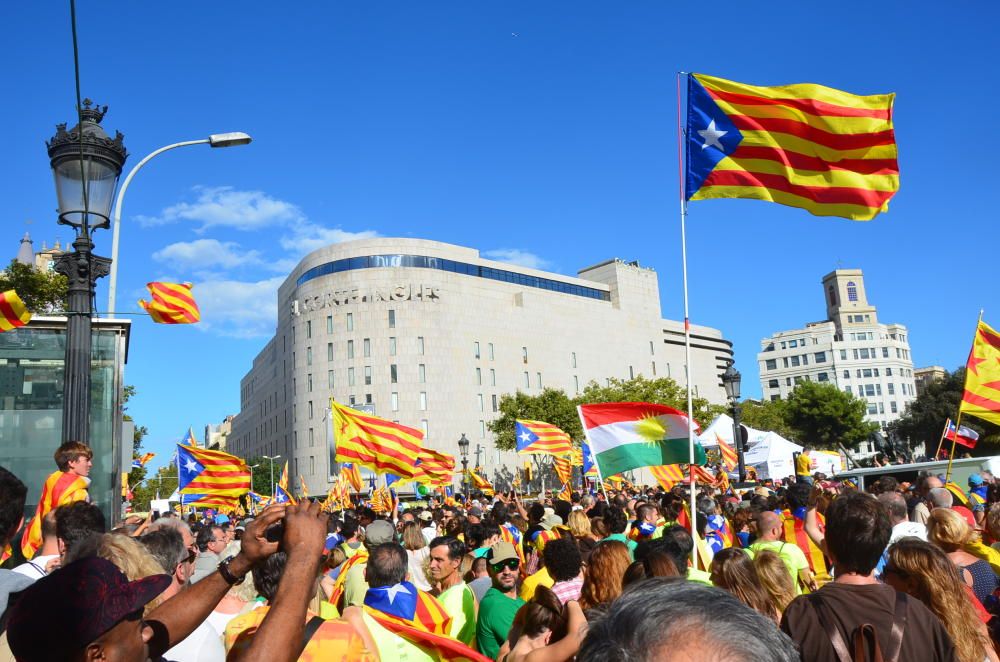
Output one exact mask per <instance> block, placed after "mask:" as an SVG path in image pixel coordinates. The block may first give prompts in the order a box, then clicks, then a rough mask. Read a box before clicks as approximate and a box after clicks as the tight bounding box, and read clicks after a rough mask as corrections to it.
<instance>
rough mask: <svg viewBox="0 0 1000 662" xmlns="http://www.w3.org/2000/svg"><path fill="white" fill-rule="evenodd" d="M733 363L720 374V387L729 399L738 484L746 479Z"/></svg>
mask: <svg viewBox="0 0 1000 662" xmlns="http://www.w3.org/2000/svg"><path fill="white" fill-rule="evenodd" d="M734 363H735V361H731V362H730V363H729V367H728V368H726V371H725V372H724V373H723V374H722V385H723V386H724V387H725V389H726V397H727V398H728V399H729V406H730V411H731V412H732V415H733V443H734V444H736V458H737V461H738V462H739V468H738V471H739V476H740V482H741V483H742V482H744V481H746V479H747V470H746V465H745V464H744V463H743V451H744V448H743V431H742V430H741V429H740V404H739V402H740V379H741V377H740V372H739V370H737V369H736V368H735V366H734V365H733V364H734Z"/></svg>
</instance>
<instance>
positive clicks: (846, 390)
mask: <svg viewBox="0 0 1000 662" xmlns="http://www.w3.org/2000/svg"><path fill="white" fill-rule="evenodd" d="M844 393H847V394H848V395H852V393H851V385H850V384H848V385H847V386H845V387H844Z"/></svg>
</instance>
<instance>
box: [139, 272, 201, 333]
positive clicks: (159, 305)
mask: <svg viewBox="0 0 1000 662" xmlns="http://www.w3.org/2000/svg"><path fill="white" fill-rule="evenodd" d="M193 287H194V285H192V284H191V283H164V282H153V283H146V289H148V290H149V294H150V295H151V296H152V301H144V300H142V299H140V300H139V305H140V306H142V309H143V310H145V311H146V312H147V313H149V317H150V319H152V320H153V321H154V322H156V323H157V324H194V323H196V322H199V321H201V311H200V310H199V309H198V304H197V303H196V302H195V300H194V297H193V296H191V288H193Z"/></svg>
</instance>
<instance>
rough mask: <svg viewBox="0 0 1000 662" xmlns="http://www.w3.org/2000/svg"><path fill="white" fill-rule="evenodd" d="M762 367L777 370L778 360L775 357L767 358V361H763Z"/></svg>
mask: <svg viewBox="0 0 1000 662" xmlns="http://www.w3.org/2000/svg"><path fill="white" fill-rule="evenodd" d="M764 367H765V368H766V369H767V370H777V369H778V360H777V359H768V360H767V361H764Z"/></svg>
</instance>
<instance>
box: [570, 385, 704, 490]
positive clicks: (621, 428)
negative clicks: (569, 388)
mask: <svg viewBox="0 0 1000 662" xmlns="http://www.w3.org/2000/svg"><path fill="white" fill-rule="evenodd" d="M579 412H580V420H581V421H582V422H583V429H584V432H585V434H586V436H587V442H588V443H589V444H590V448H591V449H592V450H593V453H594V459H595V460H596V461H597V465H598V467H599V468H600V470H601V475H602V476H612V475H614V474H619V473H622V472H623V471H629V470H631V469H638V468H640V467H658V466H662V465H665V464H677V463H681V462H683V463H687V462H689V461H690V448H689V445H688V444H689V431H690V429H691V428H690V426H691V423H689V421H688V417H687V415H686V414H684V413H683V412H681V411H678V410H676V409H674V408H673V407H667V406H666V405H655V404H650V403H648V402H606V403H601V404H594V405H580V407H579ZM694 455H695V459H694V461H695V464H705V462H706V457H705V449H704V448H703V447H702V445H701V444H700V443H698V442H694Z"/></svg>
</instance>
